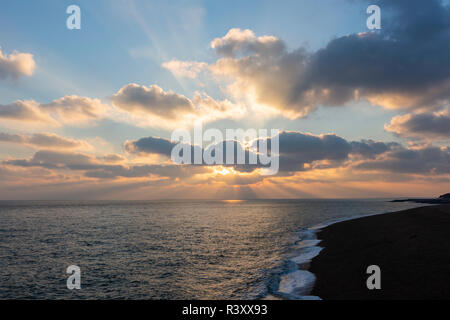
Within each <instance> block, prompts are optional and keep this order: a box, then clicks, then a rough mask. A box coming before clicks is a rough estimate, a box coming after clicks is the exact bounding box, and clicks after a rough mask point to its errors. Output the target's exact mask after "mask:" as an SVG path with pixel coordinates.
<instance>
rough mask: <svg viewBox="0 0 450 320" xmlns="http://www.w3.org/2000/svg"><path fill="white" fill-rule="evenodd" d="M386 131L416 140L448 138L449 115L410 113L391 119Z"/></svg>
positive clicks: (440, 113) (442, 112) (445, 113)
mask: <svg viewBox="0 0 450 320" xmlns="http://www.w3.org/2000/svg"><path fill="white" fill-rule="evenodd" d="M385 129H386V130H387V131H390V132H393V133H395V134H397V135H399V136H402V137H411V138H417V139H430V138H438V139H439V138H443V139H449V138H450V113H449V112H448V110H444V111H441V112H437V113H412V114H406V115H401V116H396V117H394V118H392V120H391V123H390V124H389V125H386V126H385Z"/></svg>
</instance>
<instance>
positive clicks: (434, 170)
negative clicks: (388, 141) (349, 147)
mask: <svg viewBox="0 0 450 320" xmlns="http://www.w3.org/2000/svg"><path fill="white" fill-rule="evenodd" d="M354 168H355V169H357V170H365V171H378V172H380V171H381V172H389V173H393V174H398V173H407V174H417V175H419V174H421V175H427V174H432V175H439V174H450V150H449V148H447V147H445V148H438V147H433V146H426V147H422V148H419V149H406V148H397V149H394V150H391V151H389V152H387V153H385V154H383V155H382V156H380V157H378V158H377V159H375V160H368V161H363V162H361V163H358V164H356V165H355V166H354Z"/></svg>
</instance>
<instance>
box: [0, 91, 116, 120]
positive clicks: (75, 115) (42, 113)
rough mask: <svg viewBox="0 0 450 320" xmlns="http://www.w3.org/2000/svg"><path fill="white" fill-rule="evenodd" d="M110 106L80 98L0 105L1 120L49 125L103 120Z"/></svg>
mask: <svg viewBox="0 0 450 320" xmlns="http://www.w3.org/2000/svg"><path fill="white" fill-rule="evenodd" d="M108 108H109V107H108V106H107V105H104V104H102V103H101V102H100V100H99V99H91V98H87V97H79V96H74V95H72V96H65V97H63V98H60V99H57V100H54V101H52V102H50V103H46V104H45V103H44V104H41V103H38V102H36V101H33V100H30V101H21V100H18V101H15V102H13V103H11V104H8V105H1V104H0V119H4V120H13V121H25V122H40V123H44V124H48V125H53V126H55V125H61V124H69V125H85V124H88V123H91V122H92V121H94V120H100V119H102V118H103V117H104V116H105V115H106V112H107V110H108Z"/></svg>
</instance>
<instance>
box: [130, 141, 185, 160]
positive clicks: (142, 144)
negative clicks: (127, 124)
mask: <svg viewBox="0 0 450 320" xmlns="http://www.w3.org/2000/svg"><path fill="white" fill-rule="evenodd" d="M176 145H177V144H176V143H173V142H171V141H169V140H167V139H163V138H158V137H147V138H141V139H139V140H137V141H126V142H125V143H124V147H125V150H126V151H127V152H129V153H136V154H138V153H149V154H160V155H164V156H166V157H170V154H171V152H172V149H173V147H175V146H176Z"/></svg>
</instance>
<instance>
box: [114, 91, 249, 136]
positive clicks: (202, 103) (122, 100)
mask: <svg viewBox="0 0 450 320" xmlns="http://www.w3.org/2000/svg"><path fill="white" fill-rule="evenodd" d="M112 102H113V104H114V106H115V107H116V108H118V109H120V110H122V111H124V112H126V114H127V115H128V116H130V117H131V120H130V121H131V122H133V123H134V124H136V123H137V124H138V125H143V126H148V125H151V126H157V127H169V128H174V127H189V126H191V125H192V124H193V123H194V122H196V121H202V122H209V121H214V120H217V119H223V118H238V117H242V116H243V115H244V113H245V107H244V106H242V105H240V104H235V103H232V102H231V101H229V100H226V99H225V100H221V101H216V100H214V99H213V98H211V97H210V96H208V95H207V94H205V93H198V92H196V93H195V94H194V97H193V100H191V99H189V98H187V97H185V96H183V95H181V94H177V93H174V92H172V91H168V92H166V91H164V90H163V89H161V88H160V87H158V86H157V85H151V86H149V87H145V86H140V85H137V84H134V83H131V84H128V85H126V86H124V87H123V88H121V89H120V90H119V91H118V92H117V93H116V94H114V95H113V96H112Z"/></svg>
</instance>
